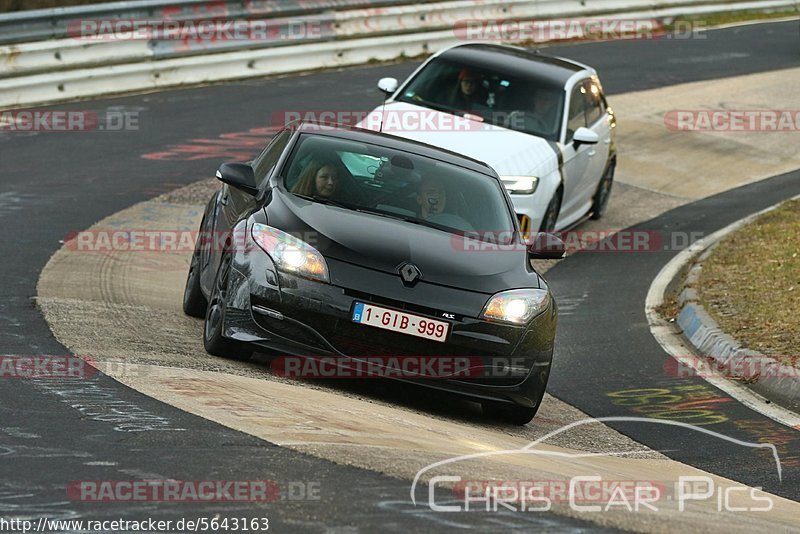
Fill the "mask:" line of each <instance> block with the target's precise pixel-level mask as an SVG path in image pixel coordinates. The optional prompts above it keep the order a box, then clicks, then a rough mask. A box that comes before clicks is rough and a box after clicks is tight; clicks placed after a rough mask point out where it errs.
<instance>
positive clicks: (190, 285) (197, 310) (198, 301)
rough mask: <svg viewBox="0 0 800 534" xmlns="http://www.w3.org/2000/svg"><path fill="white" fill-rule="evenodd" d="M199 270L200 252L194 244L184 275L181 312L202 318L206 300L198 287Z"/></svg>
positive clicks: (206, 306) (204, 313)
mask: <svg viewBox="0 0 800 534" xmlns="http://www.w3.org/2000/svg"><path fill="white" fill-rule="evenodd" d="M198 239H199V238H198ZM200 271H201V269H200V254H199V250H197V245H195V250H194V253H192V261H191V263H190V264H189V273H188V274H187V275H186V287H185V288H184V290H183V313H185V314H186V315H188V316H190V317H197V318H200V319H202V318H203V317H205V316H206V309H207V308H208V300H206V297H205V296H204V295H203V291H202V290H201V289H200Z"/></svg>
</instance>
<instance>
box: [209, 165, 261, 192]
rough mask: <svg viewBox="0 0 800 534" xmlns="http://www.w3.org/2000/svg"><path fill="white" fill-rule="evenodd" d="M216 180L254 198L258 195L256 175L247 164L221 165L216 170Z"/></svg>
mask: <svg viewBox="0 0 800 534" xmlns="http://www.w3.org/2000/svg"><path fill="white" fill-rule="evenodd" d="M217 179H218V180H219V181H220V182H223V183H226V184H228V185H230V186H232V187H235V188H236V189H239V190H241V191H244V192H245V193H247V194H248V195H252V196H255V195H256V194H257V193H258V187H257V186H256V175H255V173H254V172H253V167H251V166H250V165H248V164H247V163H223V164H222V165H220V166H219V170H217Z"/></svg>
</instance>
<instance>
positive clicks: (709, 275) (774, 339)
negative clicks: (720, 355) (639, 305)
mask: <svg viewBox="0 0 800 534" xmlns="http://www.w3.org/2000/svg"><path fill="white" fill-rule="evenodd" d="M697 289H698V292H699V293H700V299H701V302H702V304H703V306H704V307H705V309H706V310H707V311H708V312H709V313H710V314H711V315H712V316H713V317H714V319H715V320H716V321H717V323H719V325H720V328H721V329H722V330H723V331H724V332H727V333H728V334H730V335H732V336H733V337H734V338H735V339H736V340H738V341H739V342H740V343H742V345H744V346H745V347H746V348H749V349H752V350H756V351H758V352H761V353H763V354H767V355H769V356H773V357H775V358H778V359H780V360H781V361H783V362H784V363H786V364H790V365H797V364H798V356H799V355H800V200H792V201H788V202H785V203H784V204H782V205H781V206H779V207H778V208H777V209H775V210H773V211H771V212H769V213H766V214H764V215H762V216H761V217H759V218H758V219H756V220H755V221H753V222H752V223H750V224H748V225H747V226H745V227H744V228H742V229H740V230H738V231H737V232H734V233H733V234H731V235H729V236H728V237H726V238H725V239H724V240H723V241H722V242H721V243H720V244H719V246H717V247H716V248H715V249H714V251H713V252H712V253H711V255H710V256H709V257H708V258H707V259H706V261H705V262H704V263H703V269H702V271H701V274H700V279H699V283H698V287H697Z"/></svg>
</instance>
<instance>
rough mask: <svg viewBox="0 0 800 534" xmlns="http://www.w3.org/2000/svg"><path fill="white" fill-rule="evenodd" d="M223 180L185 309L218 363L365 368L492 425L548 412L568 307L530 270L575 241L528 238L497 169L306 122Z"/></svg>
mask: <svg viewBox="0 0 800 534" xmlns="http://www.w3.org/2000/svg"><path fill="white" fill-rule="evenodd" d="M217 178H219V179H220V180H221V181H222V182H223V185H222V187H221V189H220V190H219V191H217V192H216V193H215V194H214V196H213V197H212V199H211V201H210V202H209V203H208V206H207V208H206V210H205V214H204V217H203V222H202V223H201V228H200V233H199V237H198V244H197V246H196V248H195V253H194V255H193V257H192V262H191V267H190V270H189V275H188V278H187V281H186V290H185V293H184V301H183V308H184V311H185V312H186V313H187V314H188V315H191V316H195V317H204V318H205V328H204V335H203V341H204V344H205V348H206V350H207V351H208V352H209V353H211V354H215V355H219V356H226V357H235V358H248V357H249V356H250V355H252V353H253V352H254V351H257V350H261V351H264V352H268V353H275V352H277V353H280V354H284V355H288V356H286V357H291V358H295V359H298V360H301V361H303V362H309V361H317V362H319V361H321V360H326V361H332V362H334V364H335V366H336V369H339V370H351V371H352V369H353V368H354V366H361V364H363V363H365V362H367V363H369V365H370V367H369V369H370V370H371V371H369V373H370V375H371V376H373V375H374V376H390V377H392V378H397V379H400V380H408V381H412V382H415V383H418V384H423V385H425V386H428V387H433V388H438V389H441V390H447V391H453V392H458V393H460V394H462V395H467V396H469V397H471V398H472V399H474V400H477V401H480V402H481V403H482V405H483V408H484V411H485V412H487V413H490V414H491V415H492V416H494V417H498V418H502V419H504V420H507V421H512V422H516V423H519V424H524V423H527V422H528V421H530V420H531V419H532V418H533V416H534V415H535V414H536V411H537V409H538V407H539V403H540V402H541V399H542V396H543V395H544V391H545V386H546V385H547V379H548V376H549V374H550V364H551V361H552V356H553V341H554V338H555V331H556V318H557V312H556V304H555V302H554V300H553V298H552V297H551V295H550V292H549V290H548V287H547V284H546V283H545V281H544V279H542V277H541V276H539V274H537V273H536V271H535V270H534V269H533V267H532V265H531V262H530V260H531V259H532V258H560V257H561V256H562V255H563V248H562V247H561V246H560V245H563V244H561V243H560V242H559V241H558V239H557V238H553V239H552V241H550V242H549V246H532V245H530V246H529V245H528V244H526V243H525V242H523V238H522V236H520V234H519V228H518V223H517V220H516V217H515V216H514V211H513V207H512V204H511V200H510V198H509V196H508V194H507V193H506V190H505V188H504V187H503V185H502V183H501V181H500V179H499V177H498V176H497V173H495V172H494V170H492V168H491V167H489V166H487V165H486V164H484V163H481V162H479V161H475V160H472V159H469V158H466V157H464V156H461V155H458V154H455V153H451V152H447V151H444V150H441V149H438V148H434V147H431V146H428V145H424V144H421V143H417V142H414V141H409V140H405V139H400V138H397V137H393V136H390V135H386V134H380V133H375V132H370V131H366V130H361V129H358V128H349V127H344V126H328V125H320V124H312V123H293V124H290V125H289V126H287V127H286V128H285V129H284V130H283V131H282V132H281V133H279V134H278V135H276V136H275V137H274V138H273V139H272V141H271V142H270V143H269V145H268V146H267V147H266V148H265V149H264V151H263V152H262V153H261V154H260V155H259V156H258V157H257V158H256V159H255V160H253V161H252V162H250V163H226V164H223V165H222V166H221V167H220V168H219V170H218V171H217ZM442 361H447V362H449V363H450V364H452V365H449V366H442V365H439V364H441V362H442ZM397 362H402V364H401V365H400V366H399V368H398V364H397ZM408 362H412V363H414V364H413V365H408ZM431 362H434V363H436V364H437V365H431ZM392 366H394V367H395V368H394V369H392V371H393V372H388V371H389V367H392ZM359 369H363V367H359ZM398 369H399V371H398ZM442 369H447V371H445V372H442V371H441V370H442ZM437 370H438V371H437ZM381 371H386V372H381Z"/></svg>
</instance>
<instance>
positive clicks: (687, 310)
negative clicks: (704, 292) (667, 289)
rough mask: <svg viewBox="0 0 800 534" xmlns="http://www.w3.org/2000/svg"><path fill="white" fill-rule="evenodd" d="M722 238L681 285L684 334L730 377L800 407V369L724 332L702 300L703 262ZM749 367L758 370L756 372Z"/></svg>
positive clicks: (702, 255) (679, 320)
mask: <svg viewBox="0 0 800 534" xmlns="http://www.w3.org/2000/svg"><path fill="white" fill-rule="evenodd" d="M718 244H719V241H714V242H713V243H710V244H709V245H708V246H707V247H706V248H705V249H704V250H703V251H702V253H700V255H699V256H698V258H697V260H696V263H694V265H693V266H692V267H691V268H690V269H689V270H688V272H687V273H686V275H685V278H684V280H683V283H682V285H680V286H678V291H679V294H678V307H679V310H680V311H679V313H678V317H677V319H676V322H677V324H678V326H679V327H680V329H681V331H682V334H683V336H684V337H685V338H686V339H687V340H688V341H689V343H691V344H692V346H693V347H695V348H696V349H697V350H698V351H699V353H700V354H701V355H702V356H703V357H705V358H706V360H708V361H709V362H711V361H713V362H714V363H716V365H717V366H719V367H721V368H723V369H724V370H725V373H726V375H727V376H728V377H730V376H734V377H736V378H740V379H745V380H747V382H746V383H747V385H748V387H750V388H751V389H753V390H755V391H756V392H757V393H759V394H761V395H763V396H764V397H766V398H767V399H768V400H769V401H772V402H775V403H777V404H780V405H782V406H784V407H787V408H793V409H796V408H798V407H800V369H798V368H796V367H792V366H788V365H784V364H782V363H781V362H779V361H778V360H776V359H775V358H772V357H769V356H766V355H764V354H761V353H759V352H756V351H753V350H749V349H746V348H744V347H742V345H741V343H739V342H738V341H737V340H736V339H734V338H733V337H732V336H730V335H729V334H726V333H725V332H723V331H722V330H721V329H720V328H719V325H718V324H717V322H716V321H715V320H714V319H713V318H712V317H711V316H710V315H709V314H708V312H707V311H706V310H705V308H703V306H702V304H701V303H700V299H699V295H698V292H697V289H695V287H692V286H695V285H696V284H697V282H698V280H699V276H700V272H701V271H702V269H703V261H704V260H705V259H707V258H708V256H709V255H710V253H711V251H712V250H713V249H714V247H716V246H717V245H718ZM748 370H755V372H753V371H750V372H747V371H748Z"/></svg>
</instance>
